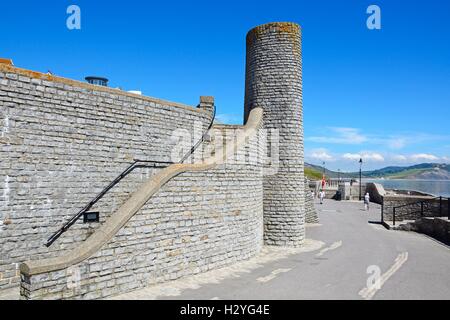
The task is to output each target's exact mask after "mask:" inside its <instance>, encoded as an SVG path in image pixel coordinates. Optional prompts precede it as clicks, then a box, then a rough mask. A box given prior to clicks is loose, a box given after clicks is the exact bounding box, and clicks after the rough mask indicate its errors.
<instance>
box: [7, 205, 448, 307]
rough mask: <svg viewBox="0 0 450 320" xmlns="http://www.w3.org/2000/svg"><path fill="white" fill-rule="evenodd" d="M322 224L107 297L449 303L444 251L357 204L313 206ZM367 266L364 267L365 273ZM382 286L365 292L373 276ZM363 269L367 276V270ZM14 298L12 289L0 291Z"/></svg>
mask: <svg viewBox="0 0 450 320" xmlns="http://www.w3.org/2000/svg"><path fill="white" fill-rule="evenodd" d="M315 205H316V208H317V210H318V213H319V219H320V224H318V225H309V226H308V227H307V239H308V240H307V241H306V243H305V246H304V247H303V248H299V249H286V248H276V247H265V248H264V250H263V252H262V253H261V254H260V255H258V256H257V257H255V258H252V259H250V260H248V261H245V262H240V263H237V264H233V265H231V266H229V267H226V268H223V269H219V270H213V271H210V272H206V273H203V274H200V275H196V276H190V277H186V278H182V279H179V280H175V281H171V282H167V283H164V284H159V285H153V286H149V287H147V288H145V289H141V290H137V291H134V292H129V293H126V294H122V295H119V296H115V297H112V299H207V300H209V299H215V300H217V299H238V300H246V299H366V300H369V299H448V298H449V297H450V273H449V272H448V266H450V249H449V248H448V247H447V246H445V245H443V244H441V243H439V242H437V241H435V240H433V239H431V238H429V237H427V236H425V235H422V234H417V233H413V232H404V231H392V230H386V229H385V228H384V227H383V226H381V225H380V224H378V223H376V222H379V220H380V208H379V206H377V205H374V204H371V208H370V211H369V212H366V211H364V210H363V205H362V204H361V203H358V202H346V201H342V202H338V201H334V200H325V202H324V204H323V205H320V204H318V203H317V201H316V204H315ZM368 268H369V270H368ZM377 270H378V271H379V275H380V282H379V283H380V287H379V288H378V287H372V286H370V287H367V280H368V278H369V277H371V276H373V275H374V274H375V272H376V271H377ZM367 271H369V272H370V273H367ZM0 298H3V299H5V298H9V299H17V298H18V291H17V289H10V290H7V291H4V292H2V293H0Z"/></svg>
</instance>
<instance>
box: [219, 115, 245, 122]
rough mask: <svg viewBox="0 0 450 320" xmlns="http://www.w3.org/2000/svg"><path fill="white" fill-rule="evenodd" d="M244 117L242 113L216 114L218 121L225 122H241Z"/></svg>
mask: <svg viewBox="0 0 450 320" xmlns="http://www.w3.org/2000/svg"><path fill="white" fill-rule="evenodd" d="M242 119H243V118H242V115H241V114H233V113H221V114H218V115H216V122H218V123H224V124H241V123H242Z"/></svg>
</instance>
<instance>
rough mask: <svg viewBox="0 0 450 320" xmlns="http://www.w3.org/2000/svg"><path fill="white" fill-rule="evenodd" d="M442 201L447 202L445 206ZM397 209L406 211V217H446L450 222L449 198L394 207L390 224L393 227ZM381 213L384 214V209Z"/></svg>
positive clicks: (432, 199)
mask: <svg viewBox="0 0 450 320" xmlns="http://www.w3.org/2000/svg"><path fill="white" fill-rule="evenodd" d="M444 201H446V202H447V204H446V205H445V204H444ZM399 209H402V210H403V211H407V213H408V216H416V217H417V218H419V217H420V218H423V217H447V218H448V219H449V220H450V198H445V197H435V198H431V199H424V200H420V201H417V202H412V203H408V204H404V205H401V206H395V207H393V208H392V224H393V225H394V226H395V223H396V216H397V215H398V212H399ZM382 212H383V213H384V208H383V209H382Z"/></svg>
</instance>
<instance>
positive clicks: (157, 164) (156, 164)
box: [45, 106, 216, 247]
mask: <svg viewBox="0 0 450 320" xmlns="http://www.w3.org/2000/svg"><path fill="white" fill-rule="evenodd" d="M215 117H216V106H213V113H212V117H211V121H210V123H209V126H208V128H207V129H206V130H205V132H204V133H203V135H202V137H201V138H200V139H199V140H198V141H197V143H195V144H194V145H193V146H192V147H191V149H190V150H189V151H188V152H187V153H186V154H185V155H184V156H183V157H182V158H181V160H180V161H179V162H178V163H183V162H184V161H186V160H187V159H188V158H189V157H190V156H191V155H192V154H193V153H194V151H195V150H196V149H197V148H198V146H200V145H201V144H202V143H203V142H204V141H205V139H206V137H207V135H208V133H209V131H210V130H211V128H212V126H213V123H214V119H215ZM173 163H174V162H170V161H155V160H134V162H133V163H132V164H130V165H129V166H128V167H127V168H126V169H125V170H124V171H122V173H121V174H119V175H118V176H117V177H116V178H115V179H114V180H113V181H112V182H111V183H110V184H109V185H108V186H106V187H105V188H104V189H103V190H102V191H101V192H100V193H99V194H97V195H96V196H95V198H94V199H92V200H91V201H90V202H89V203H88V204H87V205H86V206H85V207H84V208H83V209H81V210H80V211H78V213H77V214H76V215H74V216H73V217H72V218H70V219H69V220H68V221H67V222H66V223H65V224H64V225H63V226H62V227H61V228H60V229H58V231H56V232H55V233H53V234H52V235H51V236H50V237H49V238H48V239H47V242H46V244H45V246H47V247H49V246H51V245H52V244H53V242H55V241H56V240H57V239H58V238H59V237H60V236H61V235H62V234H63V233H64V232H66V231H67V230H68V229H69V228H70V227H71V226H72V225H73V224H74V223H75V222H77V220H78V219H80V218H81V217H82V216H83V215H84V214H85V213H87V212H88V211H89V209H91V208H92V207H93V206H94V205H95V204H96V203H97V202H98V201H99V200H100V199H102V198H103V196H105V194H107V193H108V191H109V190H111V189H112V188H113V187H114V186H115V185H117V184H118V183H119V182H120V181H121V180H122V179H123V178H125V177H126V176H127V175H129V174H130V173H131V172H132V171H133V170H134V169H137V168H166V167H168V166H169V165H171V164H173Z"/></svg>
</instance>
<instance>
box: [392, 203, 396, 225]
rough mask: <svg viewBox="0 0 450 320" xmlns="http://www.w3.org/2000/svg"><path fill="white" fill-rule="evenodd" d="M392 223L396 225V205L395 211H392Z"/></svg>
mask: <svg viewBox="0 0 450 320" xmlns="http://www.w3.org/2000/svg"><path fill="white" fill-rule="evenodd" d="M392 224H393V225H394V226H395V207H394V211H393V213H392Z"/></svg>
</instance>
